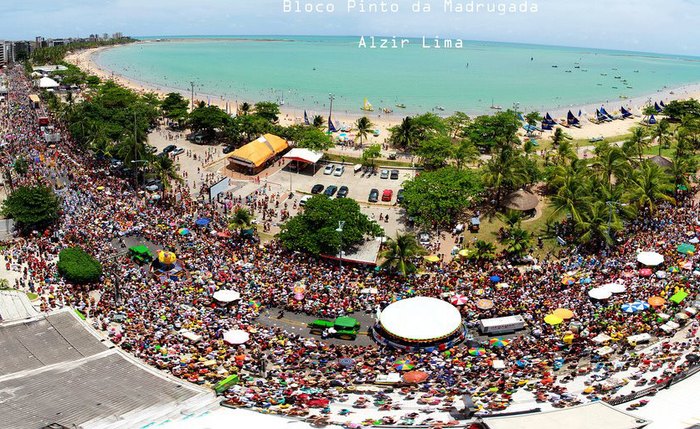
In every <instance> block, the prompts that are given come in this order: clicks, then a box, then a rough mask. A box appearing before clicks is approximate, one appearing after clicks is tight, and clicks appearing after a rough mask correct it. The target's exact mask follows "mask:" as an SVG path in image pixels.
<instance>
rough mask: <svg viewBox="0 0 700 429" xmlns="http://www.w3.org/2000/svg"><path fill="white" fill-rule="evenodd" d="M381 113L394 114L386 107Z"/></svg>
mask: <svg viewBox="0 0 700 429" xmlns="http://www.w3.org/2000/svg"><path fill="white" fill-rule="evenodd" d="M382 112H384V113H394V111H393V110H391V109H390V108H388V107H385V108H383V109H382Z"/></svg>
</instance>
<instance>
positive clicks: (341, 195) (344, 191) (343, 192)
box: [337, 186, 350, 198]
mask: <svg viewBox="0 0 700 429" xmlns="http://www.w3.org/2000/svg"><path fill="white" fill-rule="evenodd" d="M348 192H350V189H348V187H347V186H341V187H340V188H339V189H338V195H337V197H338V198H345V197H347V196H348Z"/></svg>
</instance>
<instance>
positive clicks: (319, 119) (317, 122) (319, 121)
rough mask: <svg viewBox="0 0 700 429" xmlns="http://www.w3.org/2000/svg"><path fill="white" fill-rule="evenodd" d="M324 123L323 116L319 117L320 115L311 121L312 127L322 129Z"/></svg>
mask: <svg viewBox="0 0 700 429" xmlns="http://www.w3.org/2000/svg"><path fill="white" fill-rule="evenodd" d="M325 123H326V120H325V119H323V116H321V115H316V116H314V120H313V125H314V127H316V128H323V127H324V125H325Z"/></svg>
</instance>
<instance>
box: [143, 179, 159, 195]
mask: <svg viewBox="0 0 700 429" xmlns="http://www.w3.org/2000/svg"><path fill="white" fill-rule="evenodd" d="M143 187H144V189H146V190H147V191H150V192H156V191H160V190H161V189H163V184H162V183H161V181H160V180H158V179H151V180H149V181H147V182H146V183H145V184H144V186H143Z"/></svg>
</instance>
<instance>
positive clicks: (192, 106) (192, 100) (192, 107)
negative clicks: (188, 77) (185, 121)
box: [190, 81, 194, 111]
mask: <svg viewBox="0 0 700 429" xmlns="http://www.w3.org/2000/svg"><path fill="white" fill-rule="evenodd" d="M190 88H191V89H192V93H191V95H190V111H192V110H194V81H190Z"/></svg>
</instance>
